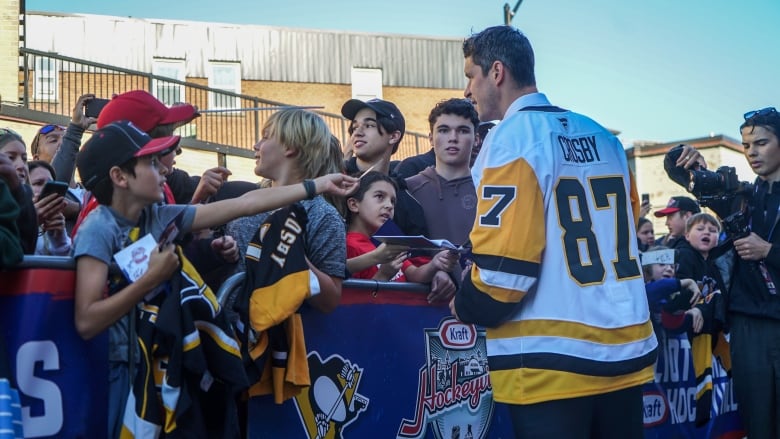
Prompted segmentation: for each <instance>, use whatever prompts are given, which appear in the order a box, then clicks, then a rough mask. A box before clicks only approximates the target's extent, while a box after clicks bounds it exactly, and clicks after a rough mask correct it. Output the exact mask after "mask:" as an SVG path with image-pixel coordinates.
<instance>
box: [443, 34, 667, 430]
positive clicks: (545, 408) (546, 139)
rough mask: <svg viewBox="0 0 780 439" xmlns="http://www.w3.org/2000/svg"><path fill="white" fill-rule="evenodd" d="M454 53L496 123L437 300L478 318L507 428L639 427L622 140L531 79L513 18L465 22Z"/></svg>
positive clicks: (641, 331)
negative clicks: (452, 267) (461, 246)
mask: <svg viewBox="0 0 780 439" xmlns="http://www.w3.org/2000/svg"><path fill="white" fill-rule="evenodd" d="M463 54H464V57H465V74H466V77H467V78H468V85H467V86H466V90H465V96H466V97H467V98H470V99H471V100H472V101H473V102H474V104H475V106H476V107H477V111H478V112H479V118H480V120H483V121H487V120H493V119H501V122H500V123H499V124H498V125H496V127H494V128H493V129H492V130H491V131H490V133H489V134H488V136H487V138H486V139H485V142H484V145H483V147H482V150H481V151H480V153H479V156H478V157H477V159H476V162H475V164H474V167H473V169H472V175H473V177H474V184H475V185H476V187H477V199H478V204H477V218H476V221H475V224H474V227H473V229H472V231H471V234H470V240H471V243H472V245H473V253H474V265H473V267H472V269H471V272H470V274H469V275H468V276H466V279H464V282H463V286H462V288H461V289H460V291H459V292H458V293H457V295H456V297H455V299H454V300H453V303H452V304H451V308H452V309H453V311H454V314H455V315H456V316H457V317H458V318H459V319H461V320H463V321H465V322H470V323H475V324H480V325H484V326H486V327H488V331H487V338H488V341H487V354H488V361H489V366H490V378H491V382H492V386H493V395H494V398H495V400H496V401H498V402H502V403H506V404H508V405H509V408H510V413H511V416H512V421H513V425H514V428H515V432H516V436H517V437H522V438H524V439H531V438H564V437H565V438H583V439H584V438H599V439H605V438H606V439H609V438H615V439H617V438H621V439H622V438H636V437H642V435H643V419H642V392H641V385H642V384H643V383H645V382H648V381H651V380H652V379H653V365H654V362H655V357H656V349H657V342H656V339H655V335H654V334H653V328H652V325H651V323H650V320H649V312H648V306H647V299H646V297H645V290H644V282H643V280H642V274H641V270H640V265H639V261H638V254H639V253H638V250H637V242H636V220H635V219H636V218H637V213H638V210H639V200H638V196H637V191H636V188H635V185H634V180H633V176H632V175H631V173H630V171H629V168H628V164H627V162H626V156H625V152H624V150H623V147H622V145H621V144H620V142H619V141H618V140H617V138H615V136H613V135H612V134H610V132H609V131H608V130H606V129H605V128H603V127H602V126H600V125H599V124H597V123H596V122H594V121H593V120H591V119H590V118H588V117H585V116H583V115H580V114H576V113H573V112H571V111H568V110H564V109H561V108H558V107H555V106H553V105H552V104H550V102H549V101H548V100H547V97H546V96H545V95H543V94H541V93H539V92H538V91H537V89H536V81H535V77H534V55H533V50H532V48H531V45H530V43H529V41H528V39H527V38H526V37H525V36H524V35H523V34H522V33H521V32H520V31H518V30H517V29H514V28H512V27H509V26H496V27H491V28H488V29H485V30H484V31H482V32H480V33H477V34H475V35H472V36H471V37H470V38H468V39H467V40H466V41H465V42H464V44H463Z"/></svg>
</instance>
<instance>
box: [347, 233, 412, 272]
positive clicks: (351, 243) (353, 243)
mask: <svg viewBox="0 0 780 439" xmlns="http://www.w3.org/2000/svg"><path fill="white" fill-rule="evenodd" d="M374 250H376V246H375V245H374V243H373V242H371V239H369V237H368V236H366V235H364V234H362V233H358V232H347V259H351V258H354V257H356V256H360V255H363V254H366V253H368V252H370V251H374ZM411 265H412V263H411V262H409V260H408V259H407V260H405V261H404V263H403V265H402V266H401V270H400V271H399V272H398V274H396V275H395V276H394V277H393V278H392V279H390V280H391V281H392V282H406V276H404V271H406V269H407V268H409V267H410V266H411ZM377 272H379V266H375V267H369V268H366V269H365V270H363V271H361V272H358V273H352V277H353V278H356V279H373V278H374V275H376V274H377Z"/></svg>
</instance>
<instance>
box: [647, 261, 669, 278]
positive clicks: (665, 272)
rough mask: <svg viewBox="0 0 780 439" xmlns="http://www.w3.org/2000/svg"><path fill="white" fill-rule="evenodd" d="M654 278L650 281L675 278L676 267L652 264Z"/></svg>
mask: <svg viewBox="0 0 780 439" xmlns="http://www.w3.org/2000/svg"><path fill="white" fill-rule="evenodd" d="M650 267H651V269H652V270H651V272H652V276H651V277H650V280H660V279H668V278H672V277H674V266H673V265H672V264H652V265H651V266H650Z"/></svg>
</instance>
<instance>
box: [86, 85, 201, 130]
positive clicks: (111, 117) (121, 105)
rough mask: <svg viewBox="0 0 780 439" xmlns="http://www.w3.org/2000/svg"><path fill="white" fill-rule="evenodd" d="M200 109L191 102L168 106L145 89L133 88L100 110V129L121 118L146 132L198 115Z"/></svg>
mask: <svg viewBox="0 0 780 439" xmlns="http://www.w3.org/2000/svg"><path fill="white" fill-rule="evenodd" d="M198 116H200V114H199V113H198V110H197V109H196V108H195V107H194V106H192V105H190V104H181V105H174V106H172V107H168V106H166V105H165V104H163V103H162V102H160V101H159V100H158V99H157V98H155V97H154V96H152V94H150V93H149V92H147V91H144V90H132V91H128V92H126V93H122V94H120V95H117V96H114V97H113V99H111V101H110V102H109V103H108V104H106V106H105V107H103V109H102V110H101V111H100V115H99V116H98V120H97V127H98V129H100V128H103V127H104V126H106V125H108V124H110V123H112V122H117V121H120V120H129V121H130V122H133V124H134V125H135V126H137V127H138V128H140V129H142V130H143V131H145V132H147V133H148V132H149V131H151V130H152V129H153V128H154V127H156V126H158V125H167V124H170V123H176V122H184V121H187V120H190V119H192V118H195V117H198Z"/></svg>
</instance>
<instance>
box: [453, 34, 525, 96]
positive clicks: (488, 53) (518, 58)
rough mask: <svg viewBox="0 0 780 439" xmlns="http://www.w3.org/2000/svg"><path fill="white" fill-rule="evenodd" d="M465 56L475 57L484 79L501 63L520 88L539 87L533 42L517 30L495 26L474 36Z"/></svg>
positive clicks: (469, 40) (464, 53) (465, 43)
mask: <svg viewBox="0 0 780 439" xmlns="http://www.w3.org/2000/svg"><path fill="white" fill-rule="evenodd" d="M463 56H464V57H465V58H469V57H471V61H472V62H473V63H474V64H475V65H478V66H480V67H481V68H482V74H483V75H487V74H488V71H489V70H490V67H491V66H492V65H493V63H494V62H496V61H501V63H502V64H504V66H505V67H506V68H507V69H508V70H509V76H510V77H512V79H514V81H515V84H517V86H518V87H526V86H531V85H536V78H535V76H534V50H533V48H531V42H530V41H528V38H526V36H525V35H523V33H522V32H520V30H518V29H516V28H514V27H511V26H493V27H489V28H487V29H485V30H483V31H482V32H479V33H476V34H473V35H471V36H470V37H469V38H467V39H466V41H464V42H463Z"/></svg>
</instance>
